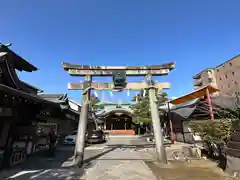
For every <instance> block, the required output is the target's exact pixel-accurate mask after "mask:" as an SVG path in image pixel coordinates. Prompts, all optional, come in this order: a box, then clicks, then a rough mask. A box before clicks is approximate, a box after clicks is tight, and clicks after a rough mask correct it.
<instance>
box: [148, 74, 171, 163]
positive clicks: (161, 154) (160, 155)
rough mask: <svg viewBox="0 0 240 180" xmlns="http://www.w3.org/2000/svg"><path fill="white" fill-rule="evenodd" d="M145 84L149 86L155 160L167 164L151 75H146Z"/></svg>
mask: <svg viewBox="0 0 240 180" xmlns="http://www.w3.org/2000/svg"><path fill="white" fill-rule="evenodd" d="M146 81H147V84H148V85H149V93H148V94H149V103H150V107H151V116H152V123H153V131H154V136H155V141H156V152H157V159H158V160H159V161H160V162H162V163H164V164H167V157H166V151H165V147H164V138H163V132H162V127H161V122H160V117H159V112H158V106H157V103H156V102H157V98H156V88H155V87H154V82H153V80H152V75H151V74H148V75H147V76H146Z"/></svg>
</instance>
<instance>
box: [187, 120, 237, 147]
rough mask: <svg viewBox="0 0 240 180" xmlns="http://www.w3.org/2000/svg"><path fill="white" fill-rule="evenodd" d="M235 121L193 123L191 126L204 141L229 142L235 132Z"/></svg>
mask: <svg viewBox="0 0 240 180" xmlns="http://www.w3.org/2000/svg"><path fill="white" fill-rule="evenodd" d="M233 124H234V120H232V119H221V120H214V121H211V120H202V121H191V122H190V124H189V126H190V128H191V129H192V130H193V131H194V132H195V133H197V134H199V135H200V136H201V138H202V140H204V141H207V142H215V141H222V142H225V143H226V142H227V141H228V140H229V138H230V136H231V134H232V131H233Z"/></svg>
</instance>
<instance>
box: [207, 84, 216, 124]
mask: <svg viewBox="0 0 240 180" xmlns="http://www.w3.org/2000/svg"><path fill="white" fill-rule="evenodd" d="M206 94H207V102H208V106H209V113H210V119H211V120H212V121H213V120H214V114H213V108H212V101H211V97H210V93H209V90H208V88H207V89H206Z"/></svg>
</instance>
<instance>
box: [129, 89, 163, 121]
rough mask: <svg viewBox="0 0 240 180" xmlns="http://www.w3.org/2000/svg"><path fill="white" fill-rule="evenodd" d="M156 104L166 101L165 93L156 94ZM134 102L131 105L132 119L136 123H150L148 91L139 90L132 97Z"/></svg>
mask: <svg viewBox="0 0 240 180" xmlns="http://www.w3.org/2000/svg"><path fill="white" fill-rule="evenodd" d="M156 97H157V100H158V101H157V102H158V105H160V104H163V103H164V102H166V101H167V93H165V92H162V93H160V94H156ZM132 100H133V101H135V102H136V103H135V104H133V105H132V106H131V109H132V110H133V121H134V122H135V123H137V124H139V123H145V124H147V123H151V122H152V118H151V110H150V103H149V96H148V91H144V90H141V91H140V92H139V93H138V94H137V95H136V96H134V97H133V99H132Z"/></svg>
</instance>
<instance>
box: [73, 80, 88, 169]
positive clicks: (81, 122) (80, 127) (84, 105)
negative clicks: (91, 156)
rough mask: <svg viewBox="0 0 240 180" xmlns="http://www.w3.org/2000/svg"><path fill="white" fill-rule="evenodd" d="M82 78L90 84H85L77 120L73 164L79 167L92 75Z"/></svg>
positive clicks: (82, 154)
mask: <svg viewBox="0 0 240 180" xmlns="http://www.w3.org/2000/svg"><path fill="white" fill-rule="evenodd" d="M84 80H85V82H87V84H90V86H86V87H85V88H84V90H83V101H82V108H81V113H80V116H79V122H78V131H77V138H76V146H75V155H74V160H75V164H76V165H77V166H78V167H81V166H82V165H83V161H84V147H85V134H86V130H87V124H88V112H89V106H90V95H91V89H90V87H91V82H92V77H91V76H85V77H84Z"/></svg>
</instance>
